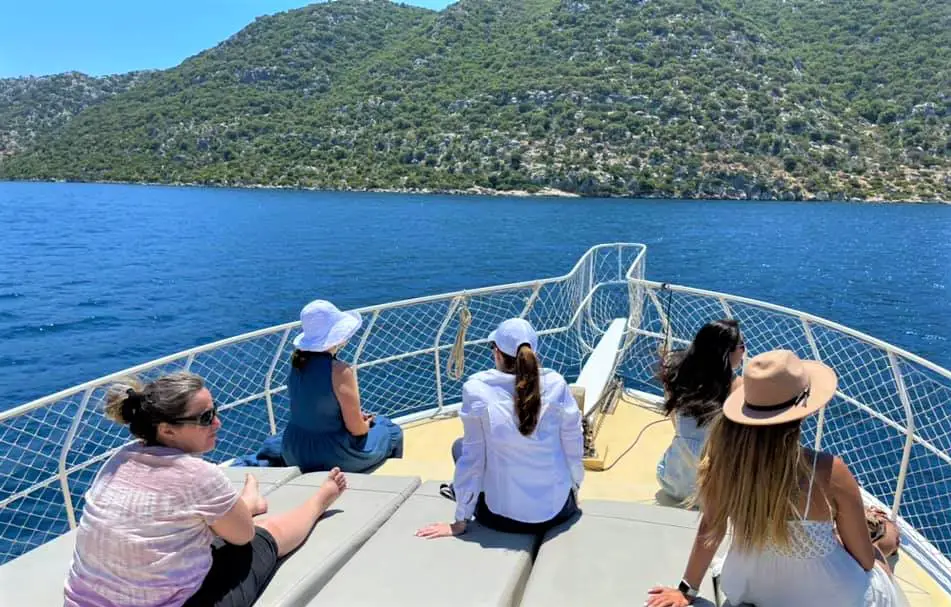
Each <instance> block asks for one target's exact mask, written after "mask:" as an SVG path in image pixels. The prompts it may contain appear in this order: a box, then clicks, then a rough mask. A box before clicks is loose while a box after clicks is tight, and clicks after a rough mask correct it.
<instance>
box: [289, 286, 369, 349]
mask: <svg viewBox="0 0 951 607" xmlns="http://www.w3.org/2000/svg"><path fill="white" fill-rule="evenodd" d="M300 322H301V329H302V330H303V332H302V333H301V334H300V335H298V336H297V337H295V338H294V347H295V348H297V349H298V350H305V351H308V352H327V351H328V350H330V349H331V348H333V347H334V346H338V345H340V344H342V343H344V342H345V341H347V340H348V339H350V338H351V337H353V335H354V334H355V333H356V332H357V331H358V330H359V329H360V325H362V324H363V319H362V318H360V314H359V313H358V312H341V311H340V310H338V309H337V306H335V305H333V304H332V303H330V302H329V301H326V300H323V299H317V300H314V301H312V302H310V303H309V304H307V305H306V306H304V309H303V310H301V313H300Z"/></svg>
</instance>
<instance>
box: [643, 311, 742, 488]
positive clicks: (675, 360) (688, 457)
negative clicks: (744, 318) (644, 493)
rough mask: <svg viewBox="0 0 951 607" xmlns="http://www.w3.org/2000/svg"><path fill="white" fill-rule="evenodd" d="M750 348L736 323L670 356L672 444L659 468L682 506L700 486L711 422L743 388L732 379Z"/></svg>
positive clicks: (701, 335)
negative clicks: (699, 474)
mask: <svg viewBox="0 0 951 607" xmlns="http://www.w3.org/2000/svg"><path fill="white" fill-rule="evenodd" d="M745 352H746V345H745V344H744V342H743V336H742V335H741V334H740V327H739V324H738V323H737V322H736V321H735V320H716V321H713V322H709V323H707V324H705V325H704V326H703V327H701V328H700V330H699V331H698V332H697V335H696V336H695V337H694V338H693V342H692V343H691V344H690V347H688V348H687V349H686V350H685V351H677V352H672V353H671V354H670V355H669V356H668V357H667V360H666V361H665V362H664V364H663V368H662V369H661V373H660V379H661V381H662V383H663V384H664V397H665V400H664V412H665V414H666V415H667V416H668V417H669V418H670V419H671V421H672V422H673V424H674V438H673V440H672V441H671V443H670V446H669V447H668V448H667V451H665V452H664V455H663V457H662V458H661V460H660V462H658V464H657V481H658V482H659V483H660V486H661V488H662V489H663V490H664V493H666V494H667V495H669V496H670V497H671V498H673V499H674V500H676V501H678V502H685V501H686V500H687V499H688V498H690V497H691V496H692V495H693V494H694V491H695V490H696V485H697V464H698V463H699V461H700V452H701V451H702V450H703V444H704V443H705V442H706V440H707V433H708V432H709V430H710V422H711V421H712V420H713V419H714V418H715V417H716V416H717V415H718V414H719V413H720V411H721V410H722V409H723V402H724V401H725V400H726V398H727V396H729V395H730V393H731V392H733V390H735V389H736V388H737V387H739V386H740V385H741V384H742V378H740V377H736V376H735V375H734V373H735V370H736V369H737V368H739V367H740V365H741V364H742V363H743V355H744V353H745Z"/></svg>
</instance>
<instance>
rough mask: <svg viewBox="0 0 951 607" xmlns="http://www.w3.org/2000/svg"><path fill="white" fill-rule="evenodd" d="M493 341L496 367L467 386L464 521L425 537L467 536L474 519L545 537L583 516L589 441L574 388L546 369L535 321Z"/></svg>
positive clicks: (459, 514) (461, 461) (459, 504)
mask: <svg viewBox="0 0 951 607" xmlns="http://www.w3.org/2000/svg"><path fill="white" fill-rule="evenodd" d="M489 340H490V341H491V342H492V351H493V354H494V358H495V369H491V370H487V371H481V372H479V373H476V374H475V375H473V376H472V377H470V378H469V380H468V381H467V382H466V383H465V385H464V386H463V388H462V409H461V411H460V412H459V416H460V418H461V419H462V424H463V431H464V435H463V438H462V439H461V448H460V444H459V441H457V444H456V445H454V446H453V451H454V458H457V461H456V471H455V476H454V478H453V487H454V493H455V498H456V516H455V519H456V520H455V522H453V523H451V524H449V523H435V524H432V525H428V526H426V527H423V528H422V529H420V530H419V531H417V532H416V535H417V536H419V537H424V538H436V537H446V536H450V535H460V534H462V533H465V530H466V526H467V524H468V521H469V519H470V518H471V517H473V516H475V518H476V519H477V520H478V521H479V522H480V523H481V524H483V525H485V526H486V527H490V528H492V529H496V530H499V531H505V532H510V533H542V532H544V531H546V530H548V529H549V528H551V527H553V526H555V525H558V524H560V523H562V522H564V521H566V520H568V519H569V518H571V517H572V516H573V515H574V514H576V513H577V512H578V505H577V491H578V489H579V488H580V486H581V481H582V479H583V478H584V466H583V464H582V462H581V457H582V451H583V449H584V440H583V438H582V431H581V411H580V410H579V408H578V404H577V402H576V401H575V399H574V397H573V396H572V394H571V390H570V389H569V388H568V383H567V382H566V381H565V379H564V378H563V377H562V376H561V375H560V374H558V372H556V371H554V370H552V369H540V368H539V363H538V357H537V355H536V354H535V351H536V349H537V347H538V335H537V334H536V333H535V329H534V328H532V325H531V324H530V323H529V322H528V321H526V320H523V319H521V318H512V319H509V320H506V321H504V322H503V323H502V324H500V325H499V326H498V328H497V329H496V330H495V331H493V332H492V333H491V334H490V335H489Z"/></svg>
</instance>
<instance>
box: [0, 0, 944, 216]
mask: <svg viewBox="0 0 951 607" xmlns="http://www.w3.org/2000/svg"><path fill="white" fill-rule="evenodd" d="M56 78H61V77H56ZM132 82H133V83H135V86H131V87H128V90H125V91H122V92H118V91H116V93H117V94H111V95H110V96H109V98H107V99H105V100H104V101H103V102H101V103H97V104H87V106H86V107H85V108H80V111H78V112H74V114H75V115H74V116H72V119H69V120H67V119H66V118H61V119H59V121H58V122H56V123H55V124H54V123H53V122H52V121H50V123H49V124H48V125H44V127H43V128H42V129H40V128H37V129H35V131H36V133H37V135H36V137H35V138H33V137H31V138H29V139H26V138H23V137H20V139H18V146H19V147H17V148H16V149H14V150H13V153H12V154H10V153H9V152H8V156H7V157H6V158H5V159H4V160H2V161H0V177H6V178H13V179H74V180H103V181H146V182H162V183H182V182H188V183H203V184H214V185H273V186H287V187H318V188H350V189H363V188H409V189H433V190H447V189H453V190H465V189H469V188H472V187H477V188H490V189H494V190H528V191H537V190H539V189H543V188H550V187H553V188H558V189H562V190H566V191H570V192H576V193H580V194H585V195H622V196H658V195H659V196H677V197H740V198H745V197H756V198H803V199H811V198H843V197H847V198H864V199H880V198H885V199H944V200H949V199H951V3H949V2H946V1H945V0H901V1H896V0H865V1H864V2H861V3H858V2H849V3H840V2H825V3H819V2H815V1H814V0H460V1H459V2H457V3H456V4H454V5H452V6H450V7H449V8H447V9H445V10H443V11H440V12H432V11H426V10H422V9H417V8H411V7H407V6H401V5H396V4H391V3H389V2H387V1H385V0H339V1H337V2H331V3H326V4H317V5H312V6H309V7H306V8H303V9H300V10H296V11H290V12H286V13H281V14H278V15H274V16H270V17H265V18H261V19H258V20H256V21H255V22H254V23H252V24H251V25H249V26H248V27H247V28H245V29H244V30H242V31H241V32H239V33H237V34H236V35H235V36H233V37H232V38H230V39H229V40H227V41H225V42H223V43H222V44H220V45H219V46H217V47H215V48H213V49H210V50H208V51H206V52H204V53H202V54H200V55H198V56H196V57H193V58H191V59H188V60H187V61H185V62H184V63H183V64H182V65H180V66H178V67H176V68H173V69H170V70H166V71H163V72H155V73H152V74H151V75H150V76H149V77H147V78H141V79H137V80H133V81H132ZM2 90H3V89H2V88H0V91H2ZM5 99H6V98H5V97H4V96H2V95H0V133H3V132H7V131H10V130H12V129H11V128H10V126H9V124H8V123H7V120H8V119H7V118H6V116H7V112H8V107H9V102H7V101H6V100H5ZM32 112H33V113H35V114H36V115H43V116H49V115H56V116H59V115H60V114H59V113H57V112H55V111H52V110H47V109H46V107H45V106H44V105H43V101H41V100H39V99H38V100H37V104H36V106H34V107H32ZM0 136H2V135H0ZM76 150H83V153H82V154H77V153H76Z"/></svg>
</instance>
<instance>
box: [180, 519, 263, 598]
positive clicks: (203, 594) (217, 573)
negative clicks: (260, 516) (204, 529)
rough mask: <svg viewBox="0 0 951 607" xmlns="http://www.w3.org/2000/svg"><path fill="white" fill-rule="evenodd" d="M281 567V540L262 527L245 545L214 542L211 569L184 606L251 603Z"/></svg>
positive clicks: (256, 528) (258, 528) (257, 529)
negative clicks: (278, 554)
mask: <svg viewBox="0 0 951 607" xmlns="http://www.w3.org/2000/svg"><path fill="white" fill-rule="evenodd" d="M275 571H277V542H275V541H274V537H273V536H272V535H271V534H270V533H269V532H268V531H267V530H266V529H263V528H261V527H255V528H254V539H252V540H251V541H250V542H248V543H247V544H245V545H243V546H235V545H234V544H229V543H227V542H225V541H222V540H217V541H215V543H214V544H212V546H211V570H210V571H208V575H206V576H205V581H203V582H202V583H201V588H199V589H198V592H196V593H195V594H194V595H192V597H191V598H190V599H188V600H187V601H185V605H184V606H183V607H251V606H252V605H253V604H254V602H255V601H256V600H258V597H259V596H261V593H262V592H264V589H265V588H266V587H267V585H268V582H270V581H271V578H272V577H274V572H275Z"/></svg>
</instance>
